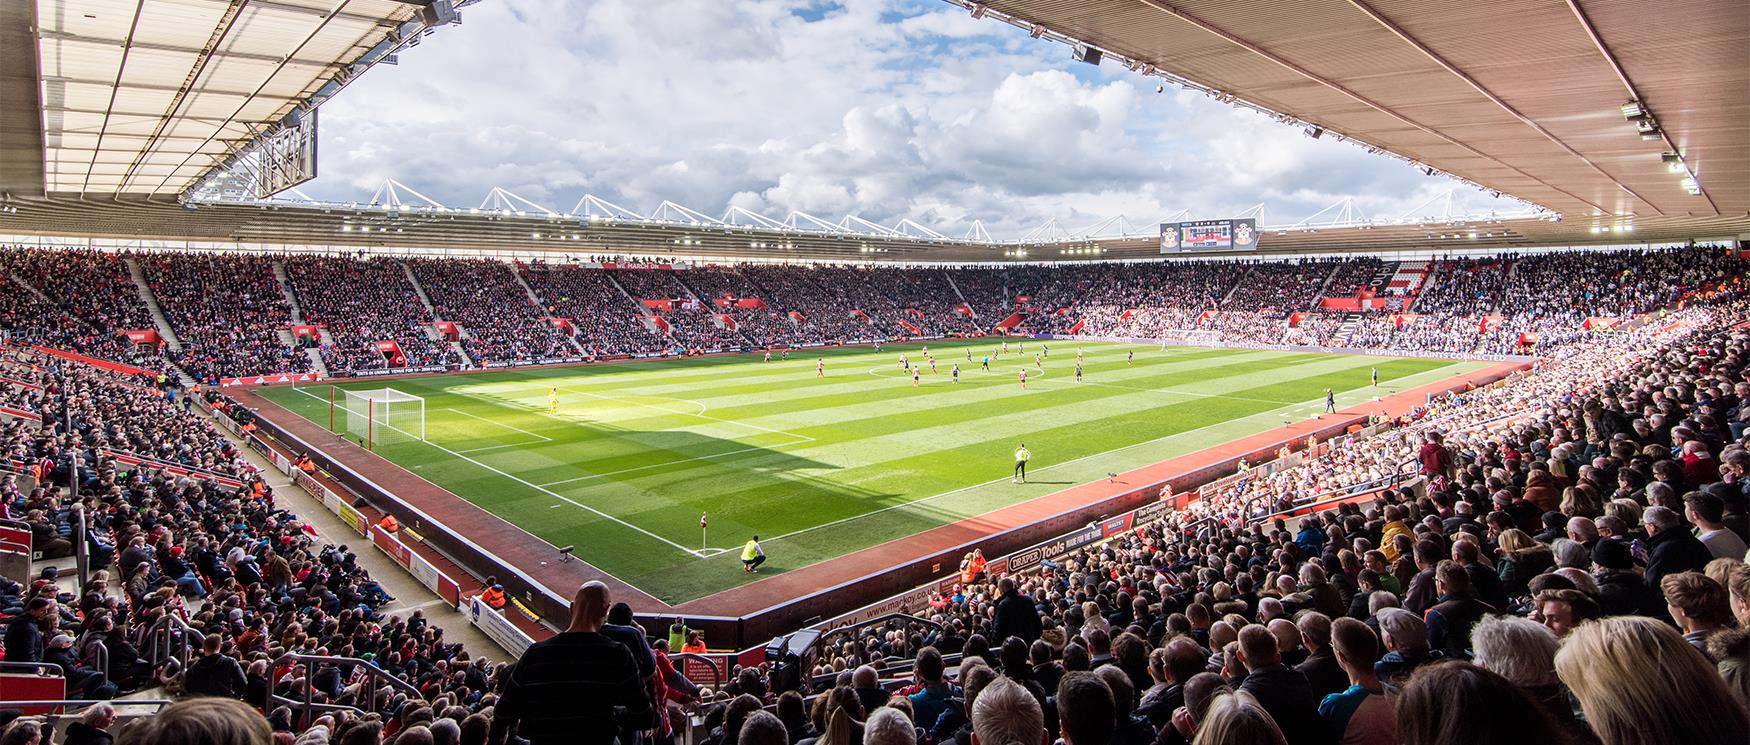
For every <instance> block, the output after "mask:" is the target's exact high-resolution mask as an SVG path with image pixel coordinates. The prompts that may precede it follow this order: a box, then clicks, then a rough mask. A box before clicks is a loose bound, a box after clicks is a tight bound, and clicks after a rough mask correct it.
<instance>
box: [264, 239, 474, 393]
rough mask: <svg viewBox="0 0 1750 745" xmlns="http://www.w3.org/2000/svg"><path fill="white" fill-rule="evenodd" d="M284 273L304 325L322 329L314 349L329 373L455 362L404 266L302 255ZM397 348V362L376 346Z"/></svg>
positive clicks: (390, 261)
mask: <svg viewBox="0 0 1750 745" xmlns="http://www.w3.org/2000/svg"><path fill="white" fill-rule="evenodd" d="M285 267H286V276H287V277H289V278H290V279H291V282H292V289H293V292H294V293H295V295H296V297H297V298H298V309H299V311H301V312H302V314H303V319H304V323H306V324H309V325H315V326H319V327H321V329H322V331H325V332H326V333H325V334H320V335H319V337H320V341H319V343H318V345H317V349H318V350H319V351H320V352H321V354H322V362H323V364H325V365H327V367H328V370H329V372H331V373H347V372H356V371H359V370H381V369H385V368H389V367H424V366H427V365H445V366H449V365H456V364H458V363H459V362H460V360H458V359H456V354H455V348H454V347H453V346H452V345H451V344H450V343H449V342H448V341H445V340H443V339H440V338H438V337H437V336H436V334H435V333H434V331H433V329H432V326H431V322H432V320H433V319H432V318H430V317H429V316H428V314H427V312H426V309H425V304H424V303H422V302H420V300H419V294H418V293H417V292H416V291H415V290H414V289H413V283H412V282H410V281H408V279H407V270H406V268H405V267H404V265H403V264H402V263H401V262H399V261H396V260H393V259H387V258H356V259H355V258H347V257H342V256H307V257H305V256H300V257H292V258H288V259H286V262H285ZM380 341H392V342H395V343H396V344H397V345H398V346H399V347H400V348H401V354H402V357H403V358H404V359H402V360H401V361H400V364H399V365H394V364H391V360H390V359H389V357H388V356H387V355H385V354H384V352H383V351H382V350H380V349H379V348H378V347H377V342H380Z"/></svg>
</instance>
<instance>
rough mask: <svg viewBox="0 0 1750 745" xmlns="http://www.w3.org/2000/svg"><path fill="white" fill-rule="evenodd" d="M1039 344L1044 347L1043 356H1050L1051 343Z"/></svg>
mask: <svg viewBox="0 0 1750 745" xmlns="http://www.w3.org/2000/svg"><path fill="white" fill-rule="evenodd" d="M1039 346H1041V347H1043V348H1044V351H1045V356H1046V357H1050V356H1051V345H1050V344H1041V345H1039Z"/></svg>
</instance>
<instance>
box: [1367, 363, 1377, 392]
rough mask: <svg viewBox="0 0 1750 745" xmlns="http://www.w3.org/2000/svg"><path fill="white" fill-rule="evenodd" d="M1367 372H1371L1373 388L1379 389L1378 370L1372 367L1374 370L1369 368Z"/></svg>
mask: <svg viewBox="0 0 1750 745" xmlns="http://www.w3.org/2000/svg"><path fill="white" fill-rule="evenodd" d="M1369 370H1371V371H1372V373H1373V387H1375V388H1378V387H1379V368H1377V367H1374V368H1369Z"/></svg>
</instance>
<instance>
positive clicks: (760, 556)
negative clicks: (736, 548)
mask: <svg viewBox="0 0 1750 745" xmlns="http://www.w3.org/2000/svg"><path fill="white" fill-rule="evenodd" d="M764 563H766V550H765V549H764V548H761V547H760V537H759V536H757V535H756V536H754V537H753V540H750V541H748V542H747V545H745V546H742V547H741V571H744V572H753V573H755V574H758V573H759V571H760V565H761V564H764Z"/></svg>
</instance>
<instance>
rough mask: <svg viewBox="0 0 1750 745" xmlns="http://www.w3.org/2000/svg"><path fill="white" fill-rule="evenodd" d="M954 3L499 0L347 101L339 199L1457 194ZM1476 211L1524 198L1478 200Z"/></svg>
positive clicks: (917, 210) (945, 212) (315, 189)
mask: <svg viewBox="0 0 1750 745" xmlns="http://www.w3.org/2000/svg"><path fill="white" fill-rule="evenodd" d="M1069 55H1070V51H1069V49H1068V48H1067V47H1065V46H1063V45H1061V44H1055V43H1049V42H1045V41H1041V40H1035V39H1031V38H1029V37H1028V36H1027V34H1025V33H1024V32H1021V31H1019V30H1017V29H1015V28H1013V27H1011V26H1008V25H1007V24H1004V23H1001V22H998V21H995V20H990V19H985V20H973V19H971V18H970V17H969V16H968V15H967V14H966V12H965V11H963V10H961V9H960V8H958V7H956V6H953V5H949V4H947V3H945V2H941V0H839V1H833V0H738V1H737V2H723V1H722V0H660V1H659V2H650V0H485V2H482V3H479V4H477V5H474V6H471V7H469V8H467V9H465V10H464V11H463V24H462V25H461V26H457V27H451V28H445V29H442V30H441V31H439V32H438V33H437V34H436V35H434V36H432V37H430V39H429V40H428V41H427V43H425V44H422V45H421V46H419V47H417V48H415V49H412V50H409V51H406V52H404V53H402V55H401V57H400V64H399V65H396V66H378V67H377V68H375V69H373V70H371V71H370V72H369V73H368V74H366V75H365V76H364V77H363V78H362V79H361V80H360V81H358V82H356V83H354V84H353V85H352V86H351V87H350V88H348V89H347V90H346V91H345V92H343V93H342V94H341V95H340V96H339V97H338V98H337V99H336V100H334V101H333V102H331V103H329V104H328V105H327V106H326V107H324V109H323V111H322V143H321V148H322V150H321V157H322V162H321V173H322V176H321V177H320V178H319V179H317V180H316V181H313V182H311V183H310V184H307V185H305V186H304V187H303V190H304V191H305V192H306V193H308V194H310V195H311V196H313V197H316V198H318V199H336V200H341V201H351V200H358V201H363V200H365V199H368V198H369V196H370V194H371V192H372V191H373V190H374V189H375V188H376V185H377V184H379V183H381V181H382V180H383V179H384V178H385V177H393V178H395V179H396V180H398V181H401V182H403V183H406V184H408V185H409V186H412V187H413V188H415V189H418V190H419V191H421V192H423V193H425V194H427V195H429V196H431V197H432V198H434V199H437V200H438V201H440V202H443V203H445V204H448V205H451V206H461V207H472V206H475V205H478V204H479V203H480V201H481V199H482V198H483V196H484V195H485V193H486V192H487V191H488V190H489V189H490V188H491V187H493V186H502V187H504V188H506V189H509V190H511V191H513V192H516V193H517V194H520V195H522V196H524V197H527V198H529V199H531V200H533V201H535V202H537V203H539V204H541V205H543V206H546V207H549V208H553V209H556V210H559V211H565V210H568V209H570V208H571V207H572V206H573V205H574V204H576V203H577V201H578V199H579V198H580V197H582V195H584V194H586V193H588V194H595V195H597V196H599V197H602V198H604V199H607V200H609V201H612V202H616V203H618V204H621V205H623V206H625V207H628V208H631V209H633V210H636V211H639V212H649V211H651V210H653V209H654V208H655V207H656V206H657V205H658V204H659V203H661V202H662V201H663V200H665V199H666V200H673V201H674V202H676V203H679V204H682V205H686V206H688V207H691V208H694V209H697V210H699V211H701V212H704V213H706V214H710V215H714V216H716V215H721V214H723V212H724V211H725V210H726V209H728V208H729V207H731V206H739V207H744V208H746V209H749V210H753V211H756V212H761V213H764V214H766V215H769V216H772V217H774V218H777V219H783V218H784V216H785V215H787V214H789V212H790V211H791V210H802V211H805V212H808V213H811V214H814V215H816V216H819V217H822V218H827V219H830V220H833V221H837V220H838V219H839V218H841V217H843V216H844V215H847V214H854V215H859V216H861V217H864V218H866V219H869V220H873V221H875V222H880V223H883V224H889V225H891V224H893V223H894V222H896V221H898V220H899V219H901V218H907V217H909V218H912V219H914V220H916V221H918V222H920V223H922V224H925V225H928V226H931V227H933V228H935V229H937V230H939V231H941V232H943V233H946V234H949V235H951V236H954V237H959V236H960V235H962V234H963V233H964V232H965V231H966V229H967V226H968V225H970V224H971V222H972V221H973V220H975V219H976V220H982V221H983V222H984V224H985V225H986V227H987V228H989V230H990V231H991V232H992V233H993V234H994V235H995V236H996V237H997V238H1016V237H1019V236H1020V235H1021V234H1022V233H1025V232H1027V231H1028V230H1030V229H1032V228H1033V227H1034V226H1036V225H1039V224H1040V223H1042V222H1044V221H1046V220H1047V219H1050V218H1056V219H1057V220H1058V221H1059V223H1061V224H1063V225H1064V226H1066V227H1069V228H1080V227H1085V226H1088V225H1090V224H1092V223H1095V222H1098V221H1101V220H1104V219H1106V218H1109V217H1114V216H1118V215H1123V216H1125V217H1127V218H1128V219H1130V220H1131V221H1132V222H1134V223H1137V224H1142V225H1146V224H1149V223H1152V222H1155V221H1157V220H1158V219H1159V218H1161V217H1164V216H1166V215H1168V214H1171V213H1174V212H1177V211H1179V210H1180V209H1189V210H1190V211H1191V213H1192V215H1193V216H1194V217H1199V218H1205V217H1207V218H1214V217H1229V216H1232V215H1234V214H1237V213H1239V212H1240V211H1242V210H1245V209H1247V208H1249V207H1251V206H1252V205H1255V204H1257V203H1259V202H1263V203H1264V204H1265V205H1266V210H1267V211H1266V214H1265V217H1266V219H1265V222H1266V223H1267V224H1282V223H1291V222H1294V221H1295V220H1298V219H1300V218H1303V217H1305V216H1307V215H1310V214H1312V213H1314V212H1316V211H1318V210H1319V209H1321V208H1323V207H1325V206H1327V205H1329V204H1331V203H1333V202H1336V201H1338V200H1340V199H1342V198H1344V197H1348V196H1352V197H1354V198H1355V199H1356V200H1357V201H1356V203H1357V205H1358V206H1360V207H1361V208H1362V209H1363V210H1364V211H1365V212H1366V213H1367V214H1368V215H1370V216H1383V217H1395V216H1397V215H1399V214H1401V213H1403V212H1404V211H1405V210H1407V209H1409V208H1410V207H1412V206H1414V205H1416V204H1417V203H1419V202H1422V201H1424V200H1426V199H1428V198H1429V197H1430V196H1433V195H1435V194H1438V193H1441V192H1443V191H1445V190H1446V189H1447V188H1449V187H1450V186H1451V185H1452V184H1453V183H1454V182H1450V181H1448V180H1446V179H1443V178H1430V177H1426V176H1423V175H1422V174H1421V173H1420V172H1417V171H1415V170H1413V169H1411V168H1410V167H1409V166H1408V165H1406V164H1404V163H1402V162H1400V161H1397V160H1394V159H1389V158H1384V157H1378V156H1370V155H1367V154H1366V152H1365V151H1364V150H1362V149H1360V148H1358V147H1355V146H1353V145H1349V144H1343V143H1337V142H1334V141H1331V140H1329V139H1324V140H1312V139H1309V138H1307V137H1305V136H1304V135H1302V134H1301V133H1300V131H1299V129H1297V128H1293V127H1288V126H1284V125H1280V124H1277V123H1275V122H1272V121H1270V120H1268V119H1267V118H1265V117H1262V116H1259V115H1257V114H1253V113H1250V112H1247V111H1243V110H1240V109H1235V108H1232V107H1229V106H1226V105H1223V104H1219V103H1217V102H1215V101H1213V100H1211V99H1209V98H1207V97H1205V96H1203V95H1201V94H1193V93H1189V92H1185V91H1180V90H1177V89H1174V88H1172V87H1171V86H1169V87H1168V88H1167V90H1166V92H1165V93H1156V92H1155V86H1156V83H1157V81H1156V80H1155V79H1153V78H1144V77H1141V76H1139V75H1135V74H1133V73H1130V72H1128V71H1126V70H1124V69H1123V68H1122V67H1120V66H1118V65H1115V64H1112V63H1107V64H1105V65H1102V66H1099V67H1094V66H1090V65H1085V64H1081V63H1078V62H1074V61H1072V60H1070V59H1069ZM1459 194H1460V198H1461V199H1462V200H1464V201H1465V202H1467V203H1468V204H1469V205H1471V206H1474V207H1477V208H1480V209H1486V208H1488V207H1489V206H1490V205H1491V204H1495V205H1497V208H1499V209H1503V210H1506V209H1512V207H1513V203H1510V202H1504V201H1503V202H1494V201H1492V200H1489V199H1488V198H1487V197H1485V196H1483V195H1481V194H1479V193H1477V192H1476V191H1474V190H1472V189H1468V188H1465V187H1462V186H1460V191H1459Z"/></svg>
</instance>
